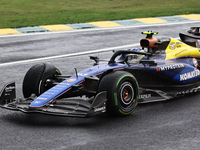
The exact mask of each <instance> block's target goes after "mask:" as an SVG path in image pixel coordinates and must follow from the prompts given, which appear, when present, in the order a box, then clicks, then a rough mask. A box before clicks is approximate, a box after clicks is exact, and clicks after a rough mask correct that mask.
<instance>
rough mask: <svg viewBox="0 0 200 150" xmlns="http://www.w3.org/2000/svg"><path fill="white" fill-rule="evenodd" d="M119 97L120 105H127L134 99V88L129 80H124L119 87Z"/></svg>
mask: <svg viewBox="0 0 200 150" xmlns="http://www.w3.org/2000/svg"><path fill="white" fill-rule="evenodd" d="M120 98H121V102H122V105H123V106H125V107H127V106H129V105H130V104H131V103H132V102H133V99H134V89H133V86H132V84H131V83H130V82H124V83H123V84H122V85H121V88H120Z"/></svg>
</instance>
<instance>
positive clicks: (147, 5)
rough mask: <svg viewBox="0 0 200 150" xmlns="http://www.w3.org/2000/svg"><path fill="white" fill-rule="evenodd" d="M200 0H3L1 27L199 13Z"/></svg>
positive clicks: (1, 3)
mask: <svg viewBox="0 0 200 150" xmlns="http://www.w3.org/2000/svg"><path fill="white" fill-rule="evenodd" d="M199 6H200V0H190V1H188V0H165V1H162V0H79V1H78V0H1V1H0V28H15V27H26V26H38V25H50V24H68V23H82V22H90V21H106V20H121V19H133V18H143V17H157V16H171V15H180V14H191V13H200V8H199Z"/></svg>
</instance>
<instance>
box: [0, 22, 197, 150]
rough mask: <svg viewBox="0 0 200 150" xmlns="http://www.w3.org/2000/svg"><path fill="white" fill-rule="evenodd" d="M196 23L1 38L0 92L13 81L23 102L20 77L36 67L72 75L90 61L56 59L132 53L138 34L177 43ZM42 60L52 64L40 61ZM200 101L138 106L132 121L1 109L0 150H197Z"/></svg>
mask: <svg viewBox="0 0 200 150" xmlns="http://www.w3.org/2000/svg"><path fill="white" fill-rule="evenodd" d="M199 23H200V22H196V23H184V24H174V25H160V26H159V25H156V26H155V25H150V26H143V27H128V28H114V29H112V28H110V29H99V30H82V31H70V32H53V33H51V34H46V33H41V34H26V35H20V36H16V35H15V36H1V37H0V52H1V55H0V74H1V79H0V88H2V87H3V85H4V84H5V83H7V82H10V81H16V84H17V89H18V90H17V96H18V97H19V96H22V92H21V86H22V80H23V77H24V75H25V73H26V71H27V70H28V69H29V68H30V67H31V66H32V65H34V64H36V63H39V62H42V61H44V62H49V63H53V64H54V65H55V66H57V67H58V68H59V69H60V71H61V72H62V73H63V74H71V73H74V70H73V68H77V69H78V70H82V69H84V68H85V67H88V66H91V65H92V64H93V61H92V60H89V57H88V55H79V56H73V57H60V58H54V57H55V56H63V55H66V54H71V53H78V52H85V51H92V50H99V49H107V48H110V49H112V47H115V48H116V47H119V48H120V47H121V46H122V47H126V49H127V48H131V46H130V47H129V46H126V45H132V44H133V45H134V44H138V43H139V40H140V39H141V38H143V37H144V35H141V34H140V33H141V32H142V31H148V30H149V31H151V30H152V31H158V32H159V35H166V36H171V37H175V38H177V37H178V33H179V32H185V31H187V30H188V29H189V28H190V27H191V26H199ZM136 47H138V46H136ZM111 54H112V52H110V51H108V52H100V53H96V54H91V55H97V56H99V57H100V58H102V59H105V58H109V56H110V55H111ZM46 57H53V58H54V59H53V58H52V59H44V58H46ZM38 58H40V59H44V60H38ZM30 59H32V61H31V62H29V61H28V60H30ZM22 60H23V61H22ZM20 61H21V62H20ZM16 62H18V63H16ZM199 96H200V93H196V94H192V95H187V96H184V97H181V98H177V99H173V100H169V101H165V102H156V103H151V104H142V105H138V106H137V108H136V110H135V111H134V113H133V114H132V115H130V116H128V117H120V118H112V117H110V116H108V115H106V114H105V115H102V116H98V117H95V118H66V117H55V116H49V115H40V114H24V113H21V112H13V111H10V110H4V109H0V135H1V136H0V149H1V150H46V149H48V150H66V149H70V150H71V149H81V150H86V149H87V150H88V149H93V150H94V149H111V150H112V149H134V150H149V149H151V150H154V149H155V150H158V149H160V150H161V149H162V150H177V149H181V150H188V149H190V150H199V147H200V118H199V116H200V111H199V108H200V101H199Z"/></svg>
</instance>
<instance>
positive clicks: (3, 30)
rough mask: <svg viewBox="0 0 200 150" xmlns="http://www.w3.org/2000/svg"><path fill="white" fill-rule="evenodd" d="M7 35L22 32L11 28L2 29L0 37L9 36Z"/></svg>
mask: <svg viewBox="0 0 200 150" xmlns="http://www.w3.org/2000/svg"><path fill="white" fill-rule="evenodd" d="M7 34H20V32H19V31H17V30H15V29H10V28H5V29H0V35H7Z"/></svg>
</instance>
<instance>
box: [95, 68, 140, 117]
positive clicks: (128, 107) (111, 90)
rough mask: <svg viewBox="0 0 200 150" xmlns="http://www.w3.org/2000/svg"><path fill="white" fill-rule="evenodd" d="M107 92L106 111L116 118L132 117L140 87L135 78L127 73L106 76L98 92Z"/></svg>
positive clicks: (119, 72) (114, 73)
mask: <svg viewBox="0 0 200 150" xmlns="http://www.w3.org/2000/svg"><path fill="white" fill-rule="evenodd" d="M101 91H106V92H107V99H108V100H107V105H106V111H107V113H108V114H111V115H115V116H127V115H130V114H131V113H132V112H133V111H134V110H135V108H136V106H137V102H138V98H139V87H138V83H137V80H136V79H135V77H134V76H133V75H132V74H130V73H128V72H125V71H116V72H112V73H109V74H107V75H105V76H104V77H103V78H102V80H101V81H100V83H99V88H98V92H101Z"/></svg>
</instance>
